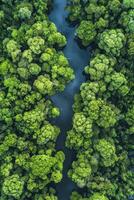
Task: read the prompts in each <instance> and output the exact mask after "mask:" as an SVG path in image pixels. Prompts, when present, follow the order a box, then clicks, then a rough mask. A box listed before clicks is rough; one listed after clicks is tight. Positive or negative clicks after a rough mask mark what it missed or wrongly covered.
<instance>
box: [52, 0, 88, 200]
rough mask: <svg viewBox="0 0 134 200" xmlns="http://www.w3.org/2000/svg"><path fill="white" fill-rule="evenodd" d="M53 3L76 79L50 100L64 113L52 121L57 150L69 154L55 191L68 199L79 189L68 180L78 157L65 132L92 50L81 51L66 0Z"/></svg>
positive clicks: (70, 121)
mask: <svg viewBox="0 0 134 200" xmlns="http://www.w3.org/2000/svg"><path fill="white" fill-rule="evenodd" d="M53 4H54V5H53V11H52V12H51V14H50V16H49V18H50V20H51V21H53V22H54V23H55V24H56V26H57V28H58V30H59V31H60V32H62V33H64V35H65V36H66V38H67V45H66V47H65V48H64V50H63V52H64V54H65V56H66V57H67V58H68V60H69V63H70V65H71V66H72V67H73V69H74V71H75V80H73V81H72V82H71V83H70V84H68V86H67V87H66V89H65V90H64V92H62V93H59V94H57V95H55V96H53V97H52V98H51V99H52V101H53V102H54V103H55V105H56V106H58V107H59V108H60V110H61V115H60V117H58V118H57V119H54V120H53V123H54V124H56V125H57V126H59V127H60V128H61V134H60V136H59V137H58V140H57V149H58V150H62V151H64V153H65V155H66V160H65V163H64V171H63V180H62V182H61V183H59V184H57V186H56V189H57V192H58V198H59V200H69V196H70V193H71V192H72V190H73V189H75V187H76V186H75V185H74V184H73V183H72V182H71V180H70V179H69V178H68V177H67V171H68V169H69V167H70V166H71V163H72V160H73V159H74V156H75V155H74V152H73V151H70V150H68V149H67V148H65V139H66V132H67V131H68V130H70V129H71V126H72V115H73V110H72V105H73V101H74V95H75V94H76V93H77V92H78V91H79V87H80V85H81V83H82V82H85V80H86V78H85V76H84V74H83V70H84V67H85V66H86V65H87V64H88V62H89V55H90V49H89V48H87V49H81V48H80V47H79V46H78V44H77V42H76V41H75V40H74V38H75V29H76V27H71V26H70V25H69V24H68V23H67V21H66V17H67V15H68V12H67V11H66V10H65V7H66V5H67V0H54V3H53Z"/></svg>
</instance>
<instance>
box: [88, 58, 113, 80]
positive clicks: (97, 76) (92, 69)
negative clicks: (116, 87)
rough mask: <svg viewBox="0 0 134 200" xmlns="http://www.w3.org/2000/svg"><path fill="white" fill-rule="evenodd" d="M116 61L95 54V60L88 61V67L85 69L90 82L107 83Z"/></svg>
mask: <svg viewBox="0 0 134 200" xmlns="http://www.w3.org/2000/svg"><path fill="white" fill-rule="evenodd" d="M115 64H116V60H115V59H112V58H110V57H107V56H105V55H104V54H97V55H96V57H95V58H93V59H92V60H91V61H90V66H87V67H86V68H85V72H86V73H87V74H90V78H91V80H94V81H99V80H104V81H107V80H108V79H110V76H111V74H112V72H113V70H114V69H113V68H114V66H115Z"/></svg>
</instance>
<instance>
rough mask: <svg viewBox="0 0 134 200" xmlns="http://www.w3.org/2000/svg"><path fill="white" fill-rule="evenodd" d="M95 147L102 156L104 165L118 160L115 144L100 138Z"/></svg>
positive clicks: (106, 165) (107, 165)
mask: <svg viewBox="0 0 134 200" xmlns="http://www.w3.org/2000/svg"><path fill="white" fill-rule="evenodd" d="M95 148H96V150H97V151H98V152H99V154H100V156H101V159H102V165H104V166H105V167H109V166H111V165H114V163H115V162H116V161H117V156H116V150H115V146H114V145H112V144H111V143H110V142H108V141H107V140H105V139H101V140H99V142H98V144H97V145H96V146H95Z"/></svg>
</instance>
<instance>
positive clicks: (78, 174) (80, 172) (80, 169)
mask: <svg viewBox="0 0 134 200" xmlns="http://www.w3.org/2000/svg"><path fill="white" fill-rule="evenodd" d="M91 172H92V169H91V166H90V164H89V162H88V160H87V159H86V158H84V157H80V158H79V159H78V160H77V161H74V162H73V164H72V170H70V171H69V173H68V175H69V177H71V179H72V181H74V182H75V183H77V185H78V186H79V187H80V188H83V187H84V186H86V184H87V182H88V181H89V179H90V176H91Z"/></svg>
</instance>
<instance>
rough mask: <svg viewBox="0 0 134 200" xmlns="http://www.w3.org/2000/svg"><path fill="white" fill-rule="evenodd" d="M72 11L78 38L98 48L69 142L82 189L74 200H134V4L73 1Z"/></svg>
mask: <svg viewBox="0 0 134 200" xmlns="http://www.w3.org/2000/svg"><path fill="white" fill-rule="evenodd" d="M68 10H69V12H70V15H69V19H70V21H71V22H73V23H74V22H75V24H77V25H78V28H77V30H76V38H77V39H78V40H79V41H80V42H81V43H82V45H83V46H85V47H86V46H88V45H92V47H93V52H92V56H91V60H90V62H89V65H88V66H86V67H85V74H86V76H87V81H86V82H85V83H83V84H82V85H81V87H80V92H79V93H78V94H77V95H76V96H75V103H74V106H73V108H74V116H73V127H72V129H71V130H70V131H69V132H68V135H67V140H66V145H67V147H68V148H70V149H73V150H75V151H76V154H77V155H76V160H75V161H74V162H73V163H72V167H71V169H70V170H69V172H68V175H69V177H70V178H71V179H72V181H73V182H75V183H76V184H77V186H78V187H79V188H83V190H82V191H83V195H82V194H78V193H77V192H73V194H72V197H71V200H127V199H128V198H129V197H133V196H134V174H133V172H132V170H131V167H132V164H133V158H132V157H131V153H132V150H133V147H134V146H133V133H134V68H133V66H134V1H133V0H107V1H106V0H86V1H85V0H72V1H71V2H70V4H69V6H68Z"/></svg>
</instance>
